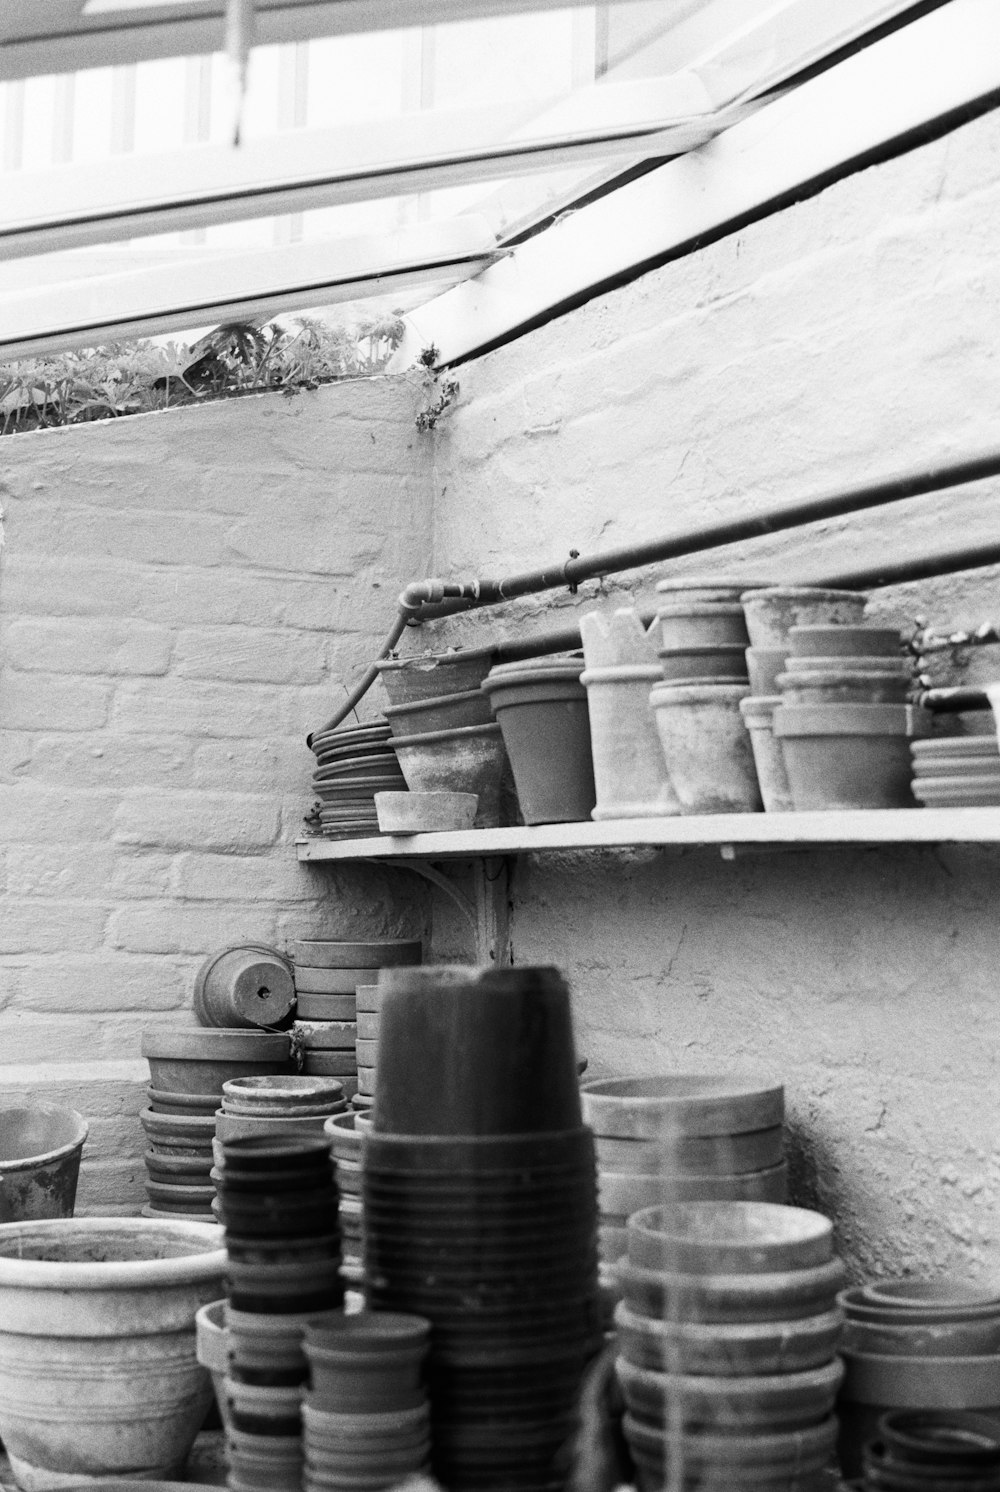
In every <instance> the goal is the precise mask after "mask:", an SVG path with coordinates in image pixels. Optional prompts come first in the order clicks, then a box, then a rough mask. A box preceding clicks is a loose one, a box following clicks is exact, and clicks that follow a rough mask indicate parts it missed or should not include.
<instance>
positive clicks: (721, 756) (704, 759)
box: [649, 684, 763, 814]
mask: <svg viewBox="0 0 1000 1492" xmlns="http://www.w3.org/2000/svg"><path fill="white" fill-rule="evenodd" d="M748 693H749V690H748V687H747V686H746V685H745V684H702V685H695V684H692V685H690V686H684V685H680V686H672V685H669V684H658V685H656V686H654V688H653V691H652V693H651V694H650V696H649V699H650V704H651V705H652V708H653V712H654V714H655V716H656V728H657V730H658V732H659V736H660V744H661V745H662V747H663V755H664V759H665V761H666V764H667V773H668V775H669V777H670V781H671V783H672V785H673V789H674V792H675V793H676V794H677V801H678V802H679V803H680V806H681V812H682V813H685V814H689V813H754V812H757V811H759V810H760V809H761V808H762V807H763V805H762V803H761V799H760V788H759V786H758V783H757V773H756V769H755V767H754V762H753V752H752V750H751V746H750V735H749V732H748V731H747V728H746V726H745V725H744V723H743V717H742V716H741V714H740V701H741V700H742V699H745V698H746V696H747V694H748Z"/></svg>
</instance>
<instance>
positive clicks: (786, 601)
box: [740, 585, 868, 652]
mask: <svg viewBox="0 0 1000 1492" xmlns="http://www.w3.org/2000/svg"><path fill="white" fill-rule="evenodd" d="M740 599H741V601H742V603H743V611H744V614H745V616H746V623H747V631H748V632H749V634H750V645H751V647H755V648H787V649H788V651H789V652H790V651H791V648H790V646H789V635H790V633H791V630H792V628H793V627H803V626H839V625H841V624H843V625H846V626H852V625H853V626H857V625H858V623H859V622H860V621H861V618H862V616H863V615H864V610H865V606H866V604H867V601H868V597H867V595H865V593H864V592H862V591H839V590H829V589H827V588H826V587H824V586H818V585H811V586H785V585H775V586H768V587H767V588H766V589H764V590H746V591H744V592H743V594H742V596H741V597H740Z"/></svg>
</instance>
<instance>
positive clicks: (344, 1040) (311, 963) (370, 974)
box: [290, 938, 421, 1097]
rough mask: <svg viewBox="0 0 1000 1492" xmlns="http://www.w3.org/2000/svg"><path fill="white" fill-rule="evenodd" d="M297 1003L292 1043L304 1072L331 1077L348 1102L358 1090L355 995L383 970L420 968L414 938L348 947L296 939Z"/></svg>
mask: <svg viewBox="0 0 1000 1492" xmlns="http://www.w3.org/2000/svg"><path fill="white" fill-rule="evenodd" d="M290 952H291V956H292V960H293V963H294V967H295V993H296V999H297V1006H296V1016H297V1019H296V1022H295V1026H294V1032H295V1039H296V1042H297V1043H298V1044H300V1045H301V1047H302V1050H303V1062H302V1071H303V1072H304V1073H305V1074H307V1075H308V1076H311V1077H335V1078H338V1079H340V1081H341V1082H342V1083H343V1085H344V1091H345V1093H346V1094H347V1096H348V1097H351V1096H352V1095H353V1094H354V1093H355V1092H356V1091H357V1087H358V1051H357V1040H358V1025H357V998H356V990H357V987H358V985H359V984H369V983H371V982H372V980H373V978H374V977H375V971H376V970H378V969H380V968H383V967H385V966H397V965H408V964H419V962H420V959H421V946H420V942H419V940H418V939H413V938H409V939H401V938H384V939H381V940H378V941H374V942H371V941H369V942H348V941H345V940H342V939H335V938H310V939H300V940H298V941H296V942H293V943H292V944H291V945H290Z"/></svg>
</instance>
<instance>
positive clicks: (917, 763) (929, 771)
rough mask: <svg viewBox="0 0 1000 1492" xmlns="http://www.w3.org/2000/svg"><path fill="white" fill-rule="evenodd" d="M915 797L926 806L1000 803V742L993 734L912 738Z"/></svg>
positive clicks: (980, 806) (987, 805) (964, 806)
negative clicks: (926, 739) (927, 739)
mask: <svg viewBox="0 0 1000 1492" xmlns="http://www.w3.org/2000/svg"><path fill="white" fill-rule="evenodd" d="M910 752H911V754H912V756H913V796H914V797H915V798H916V800H917V802H918V803H922V804H923V805H924V807H925V808H986V807H991V808H995V807H996V806H997V805H1000V743H998V741H997V737H996V733H995V732H994V733H993V734H992V735H989V736H943V737H938V738H937V739H935V740H933V741H911V742H910Z"/></svg>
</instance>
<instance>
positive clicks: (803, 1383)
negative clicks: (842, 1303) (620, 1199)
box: [615, 1202, 845, 1492]
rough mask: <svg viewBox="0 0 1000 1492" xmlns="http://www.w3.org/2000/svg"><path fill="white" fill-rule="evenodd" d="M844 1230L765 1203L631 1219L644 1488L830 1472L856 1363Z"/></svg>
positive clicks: (792, 1484) (629, 1341)
mask: <svg viewBox="0 0 1000 1492" xmlns="http://www.w3.org/2000/svg"><path fill="white" fill-rule="evenodd" d="M832 1231H833V1230H832V1226H831V1224H830V1223H829V1221H828V1220H827V1219H826V1218H824V1217H822V1216H821V1215H820V1214H819V1213H815V1212H809V1211H806V1210H805V1209H802V1208H797V1207H785V1206H782V1205H780V1204H768V1203H752V1202H698V1203H688V1204H678V1205H673V1206H667V1207H654V1208H649V1209H647V1210H645V1211H643V1212H639V1213H636V1214H635V1215H634V1216H633V1217H631V1218H630V1219H629V1222H628V1248H627V1256H626V1257H625V1258H624V1259H622V1260H620V1261H619V1263H618V1264H617V1265H616V1267H615V1273H616V1276H617V1279H618V1283H619V1286H620V1288H621V1292H622V1299H621V1301H620V1302H619V1304H618V1306H617V1307H616V1309H615V1325H616V1329H617V1340H618V1351H619V1357H618V1360H617V1364H616V1368H617V1374H618V1380H619V1384H620V1386H621V1390H622V1394H623V1396H624V1399H625V1405H626V1414H625V1419H624V1430H625V1435H626V1438H627V1440H628V1442H629V1447H630V1450H631V1452H632V1457H633V1460H634V1461H635V1463H636V1468H637V1482H638V1486H639V1488H640V1492H659V1489H661V1488H662V1487H663V1486H664V1484H665V1483H667V1484H668V1485H669V1486H670V1487H672V1488H677V1489H678V1492H681V1489H688V1488H691V1489H695V1488H697V1489H699V1492H734V1489H743V1488H745V1487H751V1486H752V1487H753V1488H755V1489H760V1492H813V1489H817V1492H818V1489H819V1488H820V1487H824V1486H826V1485H827V1483H826V1481H825V1479H824V1474H825V1470H826V1468H827V1467H828V1466H829V1465H830V1463H831V1461H832V1457H833V1452H834V1446H835V1442H836V1420H835V1418H834V1415H833V1412H832V1411H833V1407H834V1401H835V1399H836V1394H837V1389H838V1386H839V1384H840V1381H841V1378H842V1376H843V1369H842V1367H841V1365H840V1363H839V1361H838V1360H837V1357H836V1349H837V1343H838V1338H839V1335H840V1330H841V1321H842V1318H841V1315H840V1312H839V1311H838V1310H837V1308H836V1303H835V1302H836V1293H837V1290H838V1289H839V1288H840V1286H841V1284H842V1282H843V1279H844V1274H845V1271H844V1269H843V1266H842V1265H841V1263H840V1261H839V1260H838V1259H837V1258H836V1257H835V1256H834V1252H833V1238H832Z"/></svg>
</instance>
